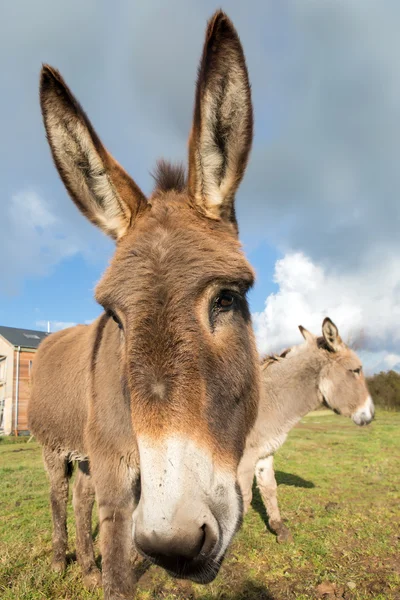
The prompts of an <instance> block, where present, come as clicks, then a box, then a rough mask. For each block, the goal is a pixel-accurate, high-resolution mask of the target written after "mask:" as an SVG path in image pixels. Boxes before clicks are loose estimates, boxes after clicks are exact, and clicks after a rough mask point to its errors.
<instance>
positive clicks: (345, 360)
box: [332, 347, 361, 370]
mask: <svg viewBox="0 0 400 600" xmlns="http://www.w3.org/2000/svg"><path fill="white" fill-rule="evenodd" d="M332 355H333V358H334V359H335V360H336V362H337V363H339V364H340V365H341V366H342V367H345V368H346V369H349V370H352V369H358V368H360V366H361V360H360V359H359V358H358V356H357V354H356V353H355V352H353V350H350V348H347V347H344V348H343V349H342V350H339V352H335V353H332Z"/></svg>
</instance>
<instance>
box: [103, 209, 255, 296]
mask: <svg viewBox="0 0 400 600" xmlns="http://www.w3.org/2000/svg"><path fill="white" fill-rule="evenodd" d="M253 281H254V272H253V270H252V269H251V267H250V265H249V263H248V262H247V260H246V258H245V257H244V255H243V252H242V249H241V245H240V243H239V241H238V240H237V239H236V237H235V236H234V235H232V232H231V231H230V230H228V229H227V228H226V226H224V225H222V224H220V223H218V222H213V221H211V220H210V219H207V218H203V217H202V216H201V215H198V214H197V211H195V210H193V209H190V208H189V207H187V206H185V205H182V204H181V205H180V204H179V203H177V202H171V203H168V202H165V201H164V203H163V204H162V205H160V201H158V202H155V203H154V207H153V206H152V207H151V209H149V210H148V211H147V212H146V214H145V215H143V217H141V219H140V221H139V223H137V225H136V226H135V227H134V228H132V230H131V231H129V233H128V234H127V235H126V236H125V238H124V239H123V240H121V242H120V243H119V244H118V246H117V248H116V252H115V255H114V257H113V259H112V261H111V264H110V266H109V268H108V269H107V271H106V273H105V275H104V277H103V279H102V280H101V281H100V283H99V284H98V286H97V289H96V298H97V300H98V301H99V302H100V303H102V304H104V303H106V302H107V300H109V299H110V297H111V298H113V297H114V298H115V297H116V296H118V298H119V300H120V302H121V303H123V298H122V297H121V290H126V289H129V290H130V292H131V293H132V294H134V293H135V291H138V292H139V291H140V295H142V294H143V293H147V294H151V293H152V292H153V291H156V290H157V288H159V287H160V286H165V287H167V288H168V289H170V290H171V291H173V290H180V291H181V292H183V291H184V289H185V288H188V289H189V290H190V291H193V288H194V287H196V288H201V287H206V286H207V285H209V284H212V283H214V282H221V283H232V284H237V285H239V286H240V287H243V288H244V291H245V290H246V289H247V288H248V287H250V286H251V285H252V284H253ZM143 284H144V285H145V286H146V287H145V288H144V287H143ZM147 286H151V287H147Z"/></svg>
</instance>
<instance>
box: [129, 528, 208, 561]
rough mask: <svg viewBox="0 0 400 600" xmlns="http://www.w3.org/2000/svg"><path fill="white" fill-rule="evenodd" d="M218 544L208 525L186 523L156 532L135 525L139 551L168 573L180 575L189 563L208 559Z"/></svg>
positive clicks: (136, 542)
mask: <svg viewBox="0 0 400 600" xmlns="http://www.w3.org/2000/svg"><path fill="white" fill-rule="evenodd" d="M216 543H217V537H216V535H215V534H214V532H213V531H212V528H211V527H210V526H208V525H207V524H205V523H204V524H203V525H201V526H199V524H198V523H196V522H193V521H187V522H180V523H179V525H178V526H176V527H169V528H162V529H161V530H158V529H157V530H155V529H153V528H150V527H149V528H147V527H145V526H144V523H142V522H140V521H137V522H136V527H135V544H136V547H137V549H138V550H139V552H141V553H142V554H144V555H146V556H147V557H149V558H150V559H151V560H153V561H154V562H155V563H157V564H159V565H160V566H162V567H164V568H166V569H167V570H173V571H175V572H177V571H179V570H181V569H182V570H183V569H184V565H185V564H187V563H188V562H192V561H196V559H201V560H202V559H207V558H208V555H209V554H210V552H211V551H212V549H213V548H214V547H215V545H216ZM196 562H197V561H196Z"/></svg>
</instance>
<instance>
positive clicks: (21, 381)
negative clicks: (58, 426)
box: [13, 349, 35, 434]
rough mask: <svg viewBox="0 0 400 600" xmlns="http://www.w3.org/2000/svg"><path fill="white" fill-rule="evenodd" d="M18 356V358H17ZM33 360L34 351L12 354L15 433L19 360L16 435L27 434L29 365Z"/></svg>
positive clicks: (23, 350)
mask: <svg viewBox="0 0 400 600" xmlns="http://www.w3.org/2000/svg"><path fill="white" fill-rule="evenodd" d="M18 355H19V356H18ZM34 358H35V350H26V349H22V350H21V352H18V351H17V350H15V352H14V402H13V431H14V433H16V431H15V416H16V408H17V403H16V390H17V387H16V386H17V371H18V370H17V363H18V360H19V374H18V425H17V430H18V433H19V434H20V433H28V431H29V430H28V401H29V396H30V379H31V364H32V362H33V360H34Z"/></svg>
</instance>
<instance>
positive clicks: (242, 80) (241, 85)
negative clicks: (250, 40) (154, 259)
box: [188, 11, 253, 230]
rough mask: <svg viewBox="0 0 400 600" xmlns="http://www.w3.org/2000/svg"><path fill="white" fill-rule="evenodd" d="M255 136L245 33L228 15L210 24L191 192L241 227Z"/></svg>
mask: <svg viewBox="0 0 400 600" xmlns="http://www.w3.org/2000/svg"><path fill="white" fill-rule="evenodd" d="M252 139H253V110H252V103H251V93H250V85H249V77H248V73H247V67H246V62H245V58H244V54H243V49H242V45H241V43H240V40H239V36H238V34H237V32H236V30H235V28H234V26H233V24H232V23H231V21H230V20H229V18H228V17H227V16H226V14H225V13H223V12H222V11H217V12H216V13H215V14H214V16H213V17H212V18H211V20H210V21H209V23H208V27H207V32H206V39H205V44H204V49H203V56H202V59H201V63H200V68H199V75H198V80H197V87H196V98H195V107H194V118H193V125H192V132H191V136H190V141H189V182H188V183H189V191H190V194H191V196H192V197H193V199H194V201H195V203H196V205H197V206H198V208H199V209H200V210H201V211H202V212H203V213H204V214H205V215H206V216H207V217H209V218H211V219H217V220H225V221H227V222H230V223H232V224H233V226H234V228H235V230H237V224H236V218H235V209H234V196H235V192H236V190H237V188H238V186H239V183H240V181H241V179H242V177H243V174H244V171H245V168H246V165H247V160H248V156H249V152H250V148H251V143H252Z"/></svg>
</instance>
